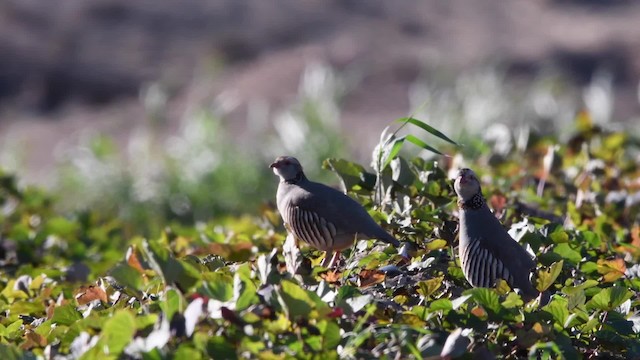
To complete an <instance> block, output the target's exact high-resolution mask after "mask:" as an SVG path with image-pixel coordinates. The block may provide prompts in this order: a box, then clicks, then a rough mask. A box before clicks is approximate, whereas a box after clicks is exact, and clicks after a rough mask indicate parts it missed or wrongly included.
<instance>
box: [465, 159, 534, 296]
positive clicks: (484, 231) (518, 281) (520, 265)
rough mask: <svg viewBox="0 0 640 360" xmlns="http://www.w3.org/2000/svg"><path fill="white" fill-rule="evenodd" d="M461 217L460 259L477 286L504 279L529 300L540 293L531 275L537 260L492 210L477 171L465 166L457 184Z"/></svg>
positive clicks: (472, 282) (473, 284) (494, 283)
mask: <svg viewBox="0 0 640 360" xmlns="http://www.w3.org/2000/svg"><path fill="white" fill-rule="evenodd" d="M454 188H455V190H456V193H457V194H458V208H459V217H460V232H459V234H460V247H459V254H460V262H461V263H462V271H463V273H464V276H465V277H466V278H467V280H468V281H469V283H470V284H471V285H472V286H474V287H493V286H495V285H496V281H497V280H498V279H504V280H505V281H506V282H507V283H508V284H509V286H511V287H512V288H519V289H520V290H521V292H522V294H523V296H524V298H525V299H526V300H529V299H532V298H533V297H535V296H537V295H538V292H537V290H536V289H535V288H534V287H533V285H532V284H531V281H530V279H529V275H530V274H531V270H532V269H533V268H535V262H534V261H533V260H532V259H531V257H530V256H529V254H528V253H527V252H526V251H525V250H524V249H523V248H522V247H521V246H520V244H518V243H517V242H516V241H515V240H513V238H511V236H509V234H508V233H507V232H506V230H505V229H504V228H503V227H502V224H500V221H498V219H497V218H496V217H495V216H494V215H493V214H492V213H491V211H490V210H489V208H488V207H487V204H486V203H485V199H484V197H483V196H482V191H481V188H480V182H479V181H478V179H477V178H476V176H475V174H474V173H473V171H471V170H469V169H462V170H460V172H459V173H458V176H457V177H456V181H455V184H454Z"/></svg>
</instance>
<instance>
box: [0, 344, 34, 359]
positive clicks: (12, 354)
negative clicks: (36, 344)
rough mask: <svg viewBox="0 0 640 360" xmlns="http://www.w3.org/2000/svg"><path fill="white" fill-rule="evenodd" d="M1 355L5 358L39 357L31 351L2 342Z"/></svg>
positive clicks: (0, 346) (0, 345)
mask: <svg viewBox="0 0 640 360" xmlns="http://www.w3.org/2000/svg"><path fill="white" fill-rule="evenodd" d="M0 357H2V359H3V360H35V359H37V357H36V356H35V355H34V354H33V353H31V352H30V351H26V352H25V351H23V350H22V349H20V348H19V347H17V346H15V345H13V344H3V343H0Z"/></svg>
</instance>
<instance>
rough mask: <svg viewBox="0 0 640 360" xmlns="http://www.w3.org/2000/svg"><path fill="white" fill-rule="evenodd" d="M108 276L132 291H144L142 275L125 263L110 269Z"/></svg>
mask: <svg viewBox="0 0 640 360" xmlns="http://www.w3.org/2000/svg"><path fill="white" fill-rule="evenodd" d="M109 275H111V276H113V278H114V279H115V280H116V282H117V283H118V284H120V285H123V286H127V287H130V288H132V289H135V290H138V291H142V290H144V280H143V279H142V275H141V274H140V273H139V272H138V271H137V270H136V269H134V268H132V267H131V266H129V264H127V263H120V264H118V265H116V266H114V267H113V269H111V271H110V272H109Z"/></svg>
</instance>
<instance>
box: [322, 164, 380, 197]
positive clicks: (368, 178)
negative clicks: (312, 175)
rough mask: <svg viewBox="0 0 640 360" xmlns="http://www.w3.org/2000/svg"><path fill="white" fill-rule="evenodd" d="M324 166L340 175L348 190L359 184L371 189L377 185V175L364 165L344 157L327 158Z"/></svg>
mask: <svg viewBox="0 0 640 360" xmlns="http://www.w3.org/2000/svg"><path fill="white" fill-rule="evenodd" d="M322 167H323V168H324V169H329V170H331V171H333V172H334V173H335V174H336V175H338V177H339V178H340V180H342V184H343V185H344V188H345V189H347V190H352V189H353V188H354V187H356V186H359V187H361V188H364V189H366V190H369V191H371V190H373V188H374V187H375V185H376V176H375V175H374V174H371V173H369V172H367V171H366V170H365V169H364V167H363V166H362V165H359V164H356V163H354V162H351V161H347V160H344V159H326V160H325V161H323V162H322Z"/></svg>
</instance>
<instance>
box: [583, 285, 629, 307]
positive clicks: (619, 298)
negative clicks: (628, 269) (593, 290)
mask: <svg viewBox="0 0 640 360" xmlns="http://www.w3.org/2000/svg"><path fill="white" fill-rule="evenodd" d="M631 296H633V294H632V293H631V292H630V291H629V290H628V289H626V288H623V287H622V286H612V287H608V288H606V289H602V290H600V292H599V293H597V294H596V295H594V296H593V297H592V298H591V300H589V302H587V308H588V309H598V310H603V311H611V310H613V309H615V308H617V307H618V306H620V304H622V303H623V302H625V301H627V299H630V298H631Z"/></svg>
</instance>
